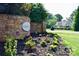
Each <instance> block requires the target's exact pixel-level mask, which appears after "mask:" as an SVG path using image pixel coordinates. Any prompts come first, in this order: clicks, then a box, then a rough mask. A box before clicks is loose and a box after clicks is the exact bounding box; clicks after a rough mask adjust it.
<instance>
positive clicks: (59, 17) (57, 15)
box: [55, 14, 63, 21]
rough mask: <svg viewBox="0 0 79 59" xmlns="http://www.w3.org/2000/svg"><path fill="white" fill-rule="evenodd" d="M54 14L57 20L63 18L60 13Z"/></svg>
mask: <svg viewBox="0 0 79 59" xmlns="http://www.w3.org/2000/svg"><path fill="white" fill-rule="evenodd" d="M55 16H56V17H57V21H61V20H62V19H63V17H62V15H60V14H56V15H55Z"/></svg>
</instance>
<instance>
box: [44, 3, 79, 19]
mask: <svg viewBox="0 0 79 59" xmlns="http://www.w3.org/2000/svg"><path fill="white" fill-rule="evenodd" d="M43 4H44V7H45V8H46V10H48V12H50V13H52V14H57V13H59V14H61V15H62V16H63V17H64V18H66V17H69V15H70V14H71V13H72V11H74V10H75V9H77V7H78V6H79V3H43Z"/></svg>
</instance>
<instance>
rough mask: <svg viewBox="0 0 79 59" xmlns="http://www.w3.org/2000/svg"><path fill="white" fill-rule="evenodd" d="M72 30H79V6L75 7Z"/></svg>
mask: <svg viewBox="0 0 79 59" xmlns="http://www.w3.org/2000/svg"><path fill="white" fill-rule="evenodd" d="M74 30H75V31H79V6H78V8H77V11H76V15H75V23H74Z"/></svg>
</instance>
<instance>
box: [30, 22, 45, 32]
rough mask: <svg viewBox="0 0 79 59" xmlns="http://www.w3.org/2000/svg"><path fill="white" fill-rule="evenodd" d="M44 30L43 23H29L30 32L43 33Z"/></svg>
mask: <svg viewBox="0 0 79 59" xmlns="http://www.w3.org/2000/svg"><path fill="white" fill-rule="evenodd" d="M45 30H46V25H45V23H44V22H43V23H34V22H31V32H44V31H45Z"/></svg>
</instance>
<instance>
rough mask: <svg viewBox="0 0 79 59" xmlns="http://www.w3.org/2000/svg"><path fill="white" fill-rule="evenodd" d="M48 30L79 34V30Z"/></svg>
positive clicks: (48, 30)
mask: <svg viewBox="0 0 79 59" xmlns="http://www.w3.org/2000/svg"><path fill="white" fill-rule="evenodd" d="M46 31H47V32H52V33H56V32H58V33H63V32H64V33H72V34H79V31H78V32H77V31H70V30H50V29H47V30H46Z"/></svg>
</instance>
